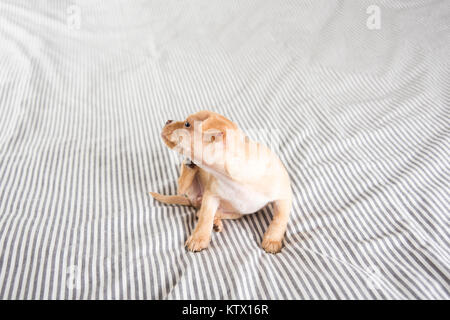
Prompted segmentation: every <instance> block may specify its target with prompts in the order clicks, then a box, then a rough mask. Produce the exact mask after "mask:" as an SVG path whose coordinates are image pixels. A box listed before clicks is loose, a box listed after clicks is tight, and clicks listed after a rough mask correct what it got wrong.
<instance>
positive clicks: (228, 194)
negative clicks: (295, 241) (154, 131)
mask: <svg viewBox="0 0 450 320" xmlns="http://www.w3.org/2000/svg"><path fill="white" fill-rule="evenodd" d="M161 137H162V139H163V141H164V142H165V144H166V145H167V146H168V147H169V148H170V149H173V150H175V151H177V152H179V153H180V154H182V155H184V156H185V157H186V158H188V159H191V160H187V161H185V162H183V163H182V165H181V174H180V177H179V179H178V190H177V195H161V194H158V193H154V192H151V193H150V194H151V195H152V196H153V197H154V198H155V199H156V200H158V201H160V202H163V203H167V204H178V205H188V206H193V207H195V208H197V209H198V211H197V217H198V223H197V225H196V227H195V229H194V231H193V232H192V234H191V235H190V236H189V237H188V239H187V241H186V243H185V246H186V248H187V249H188V250H190V251H201V250H203V249H205V248H207V247H208V245H209V242H210V240H211V230H212V229H213V228H214V230H215V231H221V230H222V228H223V225H222V220H223V219H237V218H240V217H242V215H245V214H250V213H254V212H257V211H259V210H260V209H262V208H263V207H265V206H266V205H267V204H268V203H273V209H274V213H273V220H272V222H271V223H270V225H269V227H268V229H267V231H266V232H265V234H264V238H263V241H262V248H263V249H264V250H265V251H266V252H269V253H277V252H279V251H280V250H281V247H282V241H283V237H284V234H285V231H286V226H287V223H288V220H289V214H290V211H291V207H292V191H291V183H290V179H289V176H288V173H287V171H286V169H285V167H284V166H283V164H282V163H281V161H280V159H279V158H278V157H277V156H276V155H275V154H274V153H273V152H272V151H271V150H270V149H269V148H267V147H266V146H264V145H262V144H259V143H257V142H255V141H252V140H250V139H249V138H248V137H247V136H246V135H245V134H244V133H243V132H242V131H241V130H240V129H239V128H238V127H237V126H236V124H234V123H233V122H231V121H230V120H229V119H227V118H225V117H224V116H222V115H220V114H217V113H215V112H211V111H206V110H205V111H200V112H197V113H195V114H192V115H190V116H189V117H188V118H187V119H186V120H185V121H178V122H174V121H172V120H168V121H167V122H166V124H165V126H164V128H163V130H162V133H161Z"/></svg>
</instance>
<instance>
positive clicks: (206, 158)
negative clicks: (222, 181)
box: [161, 110, 238, 166]
mask: <svg viewBox="0 0 450 320" xmlns="http://www.w3.org/2000/svg"><path fill="white" fill-rule="evenodd" d="M237 130H238V127H237V126H236V124H234V123H233V122H232V121H230V120H229V119H227V118H225V117H224V116H222V115H220V114H218V113H215V112H212V111H207V110H204V111H200V112H197V113H194V114H192V115H190V116H188V117H187V118H186V119H185V120H184V121H172V120H168V121H167V122H166V125H165V126H164V128H163V130H162V133H161V137H162V139H163V141H164V142H165V144H166V145H167V146H168V147H169V148H170V149H173V150H175V151H177V152H178V153H180V154H182V155H183V156H185V157H188V158H190V159H192V160H193V161H194V162H195V163H196V164H199V165H202V164H203V165H205V166H214V165H218V164H219V163H220V162H221V161H223V160H224V158H225V156H224V154H225V152H226V147H227V138H228V137H229V136H230V135H233V134H234V133H235V132H237Z"/></svg>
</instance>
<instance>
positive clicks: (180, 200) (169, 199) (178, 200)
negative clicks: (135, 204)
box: [150, 192, 192, 206]
mask: <svg viewBox="0 0 450 320" xmlns="http://www.w3.org/2000/svg"><path fill="white" fill-rule="evenodd" d="M150 194H151V195H152V197H153V198H155V199H156V200H158V201H159V202H162V203H167V204H178V205H182V206H190V205H192V204H191V201H190V200H189V199H188V198H186V197H184V196H180V195H176V196H166V195H163V194H159V193H156V192H150Z"/></svg>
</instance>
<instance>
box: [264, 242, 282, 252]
mask: <svg viewBox="0 0 450 320" xmlns="http://www.w3.org/2000/svg"><path fill="white" fill-rule="evenodd" d="M281 247H283V241H282V240H271V239H270V238H264V239H263V242H262V248H263V249H264V251H266V252H267V253H278V252H280V251H281Z"/></svg>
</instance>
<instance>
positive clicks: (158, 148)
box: [0, 0, 450, 299]
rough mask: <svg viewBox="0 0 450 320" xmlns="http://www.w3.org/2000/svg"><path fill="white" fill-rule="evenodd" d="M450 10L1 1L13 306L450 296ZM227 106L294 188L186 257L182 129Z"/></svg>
mask: <svg viewBox="0 0 450 320" xmlns="http://www.w3.org/2000/svg"><path fill="white" fill-rule="evenodd" d="M449 17H450V6H449V2H448V1H446V0H442V1H431V0H429V1H428V0H417V1H406V0H404V1H381V0H373V1H372V0H371V1H350V0H348V1H331V0H322V1H299V0H295V1H294V0H292V1H237V0H235V1H215V0H208V1H198V0H197V1H167V0H164V1H137V0H136V1H130V0H123V1H76V0H71V1H63V0H54V1H26V0H23V1H20V0H14V1H13V0H1V1H0V297H1V298H2V299H435V298H441V299H448V298H449V289H450V283H449V265H450V264H449V262H450V260H449V254H450V252H449V206H450V204H449V137H450V135H449V132H450V125H449V106H450V69H449V57H450V33H449V26H450V18H449ZM202 109H210V110H213V111H216V112H219V113H222V114H224V115H225V116H227V117H228V118H230V119H232V120H233V121H234V122H236V123H237V124H238V125H239V126H240V127H241V128H242V129H243V130H244V131H246V132H248V134H249V135H250V136H252V137H255V138H258V139H259V140H260V141H262V142H264V143H267V144H269V145H270V146H271V147H272V148H273V149H274V151H275V152H276V153H277V154H278V155H279V156H280V158H281V159H282V161H283V162H284V163H285V165H286V167H287V170H288V172H289V174H290V177H291V179H292V187H293V191H294V194H295V199H294V206H293V211H292V215H291V219H290V222H289V225H288V230H287V233H286V238H285V242H284V249H283V251H282V253H280V254H277V255H270V254H266V253H265V252H264V251H263V250H262V249H261V247H260V243H261V240H262V235H263V233H264V231H265V230H266V228H267V226H268V224H269V222H270V220H271V208H270V207H268V208H266V209H264V210H262V211H261V212H258V213H256V214H253V215H248V216H245V217H244V218H242V219H240V220H234V221H225V222H224V231H223V232H222V233H214V234H213V237H212V242H211V245H210V248H209V249H208V250H205V251H202V252H200V253H195V254H194V253H190V252H187V251H186V250H185V249H184V247H183V244H184V241H185V239H186V238H187V236H188V235H189V234H190V233H191V232H192V230H193V228H194V226H195V223H196V218H195V210H194V209H192V208H188V207H177V206H167V205H163V204H160V203H156V202H154V201H153V199H152V198H151V197H150V196H149V194H148V192H149V191H157V192H161V193H165V194H174V193H175V192H176V179H177V176H178V174H179V164H180V159H179V158H178V157H177V156H176V155H175V154H174V153H173V152H171V151H170V150H168V149H167V148H166V147H165V145H164V144H163V142H162V141H161V139H160V136H159V133H160V130H161V128H162V126H163V125H164V123H165V121H166V120H167V119H179V120H181V119H184V118H185V117H186V116H187V115H188V114H190V113H193V112H195V111H198V110H202Z"/></svg>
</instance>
